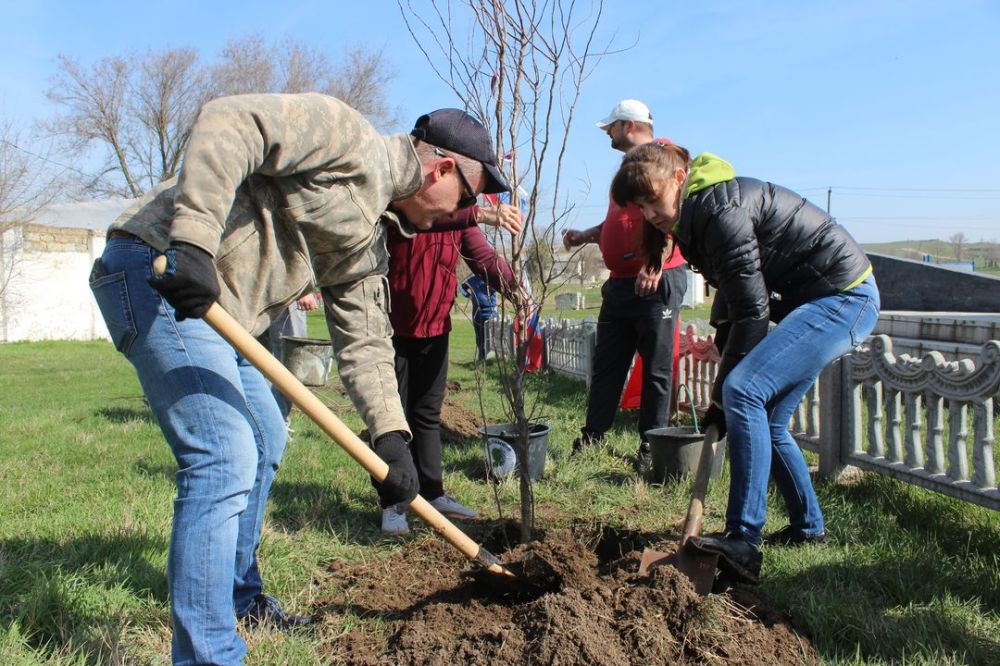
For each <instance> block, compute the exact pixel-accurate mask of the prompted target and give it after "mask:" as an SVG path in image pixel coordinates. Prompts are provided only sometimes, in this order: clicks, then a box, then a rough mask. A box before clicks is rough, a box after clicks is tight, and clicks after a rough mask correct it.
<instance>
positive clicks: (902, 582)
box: [0, 315, 1000, 665]
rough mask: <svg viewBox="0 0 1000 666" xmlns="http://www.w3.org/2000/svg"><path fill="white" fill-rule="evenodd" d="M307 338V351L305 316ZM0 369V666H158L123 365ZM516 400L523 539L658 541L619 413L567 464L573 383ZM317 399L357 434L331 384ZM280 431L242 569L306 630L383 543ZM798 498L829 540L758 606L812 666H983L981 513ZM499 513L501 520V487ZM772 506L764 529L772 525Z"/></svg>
mask: <svg viewBox="0 0 1000 666" xmlns="http://www.w3.org/2000/svg"><path fill="white" fill-rule="evenodd" d="M455 322H456V323H455V333H454V334H453V336H452V351H451V357H452V367H451V371H450V380H451V381H453V382H457V384H458V385H460V387H461V388H460V390H458V391H455V392H453V393H452V394H451V395H450V398H451V399H455V400H458V401H459V402H461V403H462V404H464V405H465V406H466V407H468V408H470V409H472V410H474V411H476V412H479V411H480V410H482V411H483V412H484V413H485V414H486V415H487V416H488V417H489V418H490V420H500V419H501V418H502V417H503V414H502V410H501V406H500V402H499V400H498V398H497V397H496V395H495V384H494V381H495V378H494V377H493V375H494V374H495V369H496V366H495V365H493V366H491V368H492V370H491V371H490V373H489V374H488V376H487V377H486V378H485V380H484V381H485V382H486V387H487V388H486V390H485V391H484V394H483V396H484V397H483V398H482V401H480V398H479V393H478V392H477V390H476V387H477V383H478V381H479V378H477V374H476V371H475V369H474V365H473V364H472V362H471V359H472V354H473V346H474V343H473V339H472V332H471V326H470V325H469V324H468V323H467V321H466V320H465V319H464V318H462V317H460V316H456V317H455ZM310 333H311V334H312V335H322V333H323V326H322V320H321V318H320V317H317V316H316V315H313V316H311V317H310ZM0 367H2V368H3V372H4V378H5V381H4V382H3V384H2V386H0V664H58V665H63V664H73V665H76V664H125V663H128V664H132V663H138V664H165V663H168V662H169V638H170V633H169V609H168V604H167V596H166V582H165V577H164V567H165V561H166V549H167V543H168V538H169V530H170V516H171V502H172V497H173V492H174V491H173V473H174V471H175V465H174V462H173V459H172V456H171V455H170V453H169V451H168V449H167V447H166V445H165V444H164V442H163V440H162V437H161V435H160V434H159V431H158V429H157V427H156V426H155V424H154V423H152V421H151V419H150V415H149V413H148V411H147V410H146V408H145V407H144V405H143V403H142V398H141V392H140V390H139V387H138V383H137V381H136V379H135V376H134V373H133V372H132V369H131V367H130V366H129V365H128V363H127V362H125V361H124V359H123V358H122V357H121V356H119V355H118V354H116V353H115V352H114V351H113V350H112V348H111V346H110V345H109V344H107V343H102V342H94V343H71V342H46V343H34V344H11V345H5V346H0ZM532 387H533V388H532V390H533V395H534V396H535V397H536V399H540V400H541V405H542V406H541V407H539V408H538V410H537V411H538V413H540V414H541V415H543V416H545V417H547V419H548V421H549V422H550V423H551V425H552V427H553V432H552V435H551V436H550V439H549V461H548V467H547V473H546V478H545V479H544V480H543V481H542V482H540V483H539V484H537V489H536V492H537V498H538V506H539V514H540V516H541V518H540V519H541V521H542V523H541V526H543V527H544V526H546V525H547V524H551V523H553V522H556V521H561V520H570V519H572V518H575V517H580V518H587V519H590V520H593V521H596V522H601V523H606V524H611V525H615V526H620V527H625V528H630V529H640V530H649V531H655V532H663V533H675V529H676V527H677V525H678V523H679V521H680V520H681V517H682V515H683V512H684V510H685V507H686V502H687V497H686V492H687V488H686V487H682V486H665V487H654V486H650V485H648V484H646V483H644V482H641V481H639V480H637V479H636V478H635V476H634V474H633V473H632V471H631V467H630V463H629V460H628V456H630V455H631V454H632V453H633V451H634V448H635V445H636V439H637V438H636V436H635V434H634V432H633V430H632V428H633V426H632V419H633V418H634V413H627V414H623V415H620V416H619V419H618V422H617V425H616V428H615V429H614V430H613V431H612V432H611V433H610V437H609V442H608V446H607V447H606V448H605V449H603V450H595V451H591V452H588V453H587V454H585V455H583V456H581V457H580V458H574V459H570V458H569V455H568V454H569V448H570V442H571V440H572V438H573V437H574V436H575V433H576V431H577V429H578V428H579V427H580V425H581V423H582V420H583V405H584V403H585V396H584V390H583V384H581V383H576V382H573V381H571V380H568V379H563V378H559V377H551V376H540V377H537V378H534V379H533V381H532ZM319 393H320V395H321V397H322V398H323V399H324V400H325V401H326V402H327V403H328V404H330V405H331V407H333V408H334V410H335V411H336V412H338V413H339V414H341V415H342V417H343V418H344V419H345V421H346V422H347V423H348V425H349V426H350V427H352V428H355V429H359V428H360V426H361V424H360V422H359V421H358V419H357V418H356V416H355V415H354V414H353V412H352V410H351V408H350V405H349V403H348V400H347V399H346V398H345V397H343V396H342V395H341V394H340V393H338V392H337V391H336V390H335V386H333V385H331V386H329V387H327V388H325V389H323V390H322V391H320V392H319ZM293 427H294V428H295V436H294V439H293V440H292V442H291V443H290V445H289V447H288V451H287V454H286V457H285V460H284V463H283V465H282V469H281V470H280V471H279V473H278V477H277V480H276V483H275V486H274V491H273V494H272V499H271V502H270V504H269V513H268V518H267V522H266V525H265V530H264V534H263V541H262V545H261V551H260V556H261V562H262V567H263V570H264V575H265V578H266V580H267V583H268V588H269V591H272V592H274V593H276V594H277V595H278V596H279V597H280V598H282V599H283V600H284V601H285V603H286V605H288V606H289V607H290V608H291V609H292V610H299V611H307V610H309V609H310V607H311V604H312V603H313V601H314V600H315V599H317V598H319V597H321V596H323V595H324V593H325V591H324V589H323V586H322V581H323V576H322V572H323V570H324V568H325V566H326V565H327V564H328V563H329V562H331V561H334V560H338V559H343V560H348V561H362V560H368V559H371V558H373V557H378V556H391V555H392V554H393V553H394V552H395V551H396V550H397V549H398V548H399V545H398V543H396V542H394V541H392V540H387V539H383V538H382V537H381V535H380V533H379V531H378V524H377V517H378V516H377V509H376V507H375V505H374V493H373V491H372V489H371V488H370V486H369V483H368V479H367V477H366V476H365V474H363V473H362V472H360V471H359V469H358V468H357V467H356V465H355V464H354V463H353V462H352V461H351V460H350V459H349V458H348V457H347V456H346V455H345V454H343V453H342V452H340V450H339V449H338V448H337V447H336V446H335V445H333V444H332V443H330V442H329V441H327V440H326V438H325V437H324V436H323V435H322V434H321V433H320V432H319V431H318V429H317V428H315V427H314V426H313V425H312V424H311V423H308V422H307V421H306V420H304V419H303V418H302V416H301V414H298V413H296V414H295V415H294V417H293ZM444 466H445V469H446V470H447V477H446V485H447V487H448V489H449V491H451V492H453V493H454V494H456V495H457V496H458V497H459V498H460V499H462V500H464V501H466V502H468V503H470V504H473V505H475V506H477V507H480V508H481V509H483V510H484V512H485V513H486V514H488V515H493V514H495V511H496V509H495V506H494V504H493V494H492V491H491V490H490V488H489V487H488V486H487V485H486V484H485V483H483V482H482V481H481V480H480V478H481V469H482V462H481V452H480V448H479V446H478V444H477V443H476V442H467V443H464V444H460V445H455V446H449V447H447V448H446V451H445V458H444ZM726 486H727V480H726V479H725V478H724V479H723V480H722V481H720V482H719V483H716V484H715V485H714V486H713V488H712V490H711V493H710V496H709V498H708V503H707V505H708V508H709V516H708V523H707V529H709V530H713V529H718V528H720V527H721V521H722V517H723V514H724V508H725V501H726ZM818 492H819V494H820V499H821V502H822V504H823V506H824V508H825V510H826V515H827V519H828V523H829V525H828V526H829V531H830V534H831V536H832V540H831V543H829V544H826V545H822V546H815V547H809V548H806V549H801V550H793V549H780V548H771V549H768V550H767V553H766V558H765V570H764V583H763V585H762V592H763V593H764V594H765V595H766V596H767V598H768V599H769V600H770V602H771V604H772V605H774V606H775V607H777V608H778V609H780V610H783V611H785V612H787V613H788V614H789V615H791V616H792V617H793V618H795V621H796V622H797V623H798V624H799V626H801V627H802V628H803V629H804V630H805V631H806V632H807V633H808V634H809V635H810V636H811V637H812V639H813V641H814V642H815V644H816V646H817V648H818V649H819V652H820V654H821V655H822V658H823V661H824V663H829V664H890V663H892V664H899V663H906V664H928V665H929V664H962V663H968V664H995V663H1000V574H998V571H1000V560H998V558H1000V515H998V514H997V513H996V512H991V511H988V510H985V509H982V508H978V507H974V506H971V505H967V504H964V503H962V502H959V501H956V500H951V499H948V498H944V497H941V496H938V495H936V494H934V493H931V492H928V491H924V490H921V489H917V488H913V487H908V486H905V485H903V484H900V483H898V482H895V481H892V480H889V479H884V478H879V477H877V476H873V475H863V476H860V477H859V478H857V479H855V480H854V481H852V482H850V483H840V484H833V483H823V484H820V485H819V486H818ZM500 496H501V501H502V507H503V511H504V513H505V514H506V515H508V516H511V515H516V502H517V500H516V489H515V488H514V487H513V485H512V484H508V485H504V486H503V487H501V491H500ZM770 501H771V506H770V511H771V513H770V516H771V519H770V521H769V527H771V528H777V527H780V526H782V525H783V524H784V521H785V517H784V515H783V511H782V509H781V506H780V501H779V500H778V498H777V497H771V498H770ZM546 521H548V522H546ZM359 621H366V620H360V619H358V618H348V619H345V620H344V622H359ZM344 629H345V626H340V625H336V624H332V623H331V624H324V625H322V626H319V627H316V628H315V630H313V631H311V632H307V633H302V634H296V635H291V636H286V635H282V634H279V633H272V632H270V631H268V630H262V631H259V632H256V633H254V634H251V635H249V636H248V638H249V642H250V644H251V651H250V654H249V656H248V658H247V663H248V664H253V665H264V664H314V663H325V662H324V659H325V658H326V657H325V655H329V654H330V648H329V646H330V645H332V644H333V643H334V642H335V641H336V639H337V636H338V635H340V633H341V632H342V631H343V630H344Z"/></svg>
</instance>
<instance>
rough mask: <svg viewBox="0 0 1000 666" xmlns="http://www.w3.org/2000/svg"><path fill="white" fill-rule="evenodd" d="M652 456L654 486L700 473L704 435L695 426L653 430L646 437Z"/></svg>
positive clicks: (651, 480) (652, 480) (650, 474)
mask: <svg viewBox="0 0 1000 666" xmlns="http://www.w3.org/2000/svg"><path fill="white" fill-rule="evenodd" d="M645 436H646V441H647V442H649V447H650V453H651V454H652V459H653V466H652V469H651V470H650V473H649V481H650V482H651V483H666V482H668V481H677V480H679V479H682V478H684V477H686V476H688V475H690V474H694V473H695V471H697V469H698V459H699V458H700V457H701V446H702V443H703V442H704V441H705V434H704V433H702V432H700V431H698V429H696V428H693V427H692V426H676V427H670V428H654V429H653V430H647V431H646V433H645Z"/></svg>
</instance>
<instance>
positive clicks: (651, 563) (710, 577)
mask: <svg viewBox="0 0 1000 666" xmlns="http://www.w3.org/2000/svg"><path fill="white" fill-rule="evenodd" d="M718 441H719V431H718V429H717V428H716V427H715V426H714V425H712V426H708V427H707V428H706V429H705V441H704V443H703V444H702V447H701V456H700V457H699V458H698V470H697V472H695V477H694V488H693V489H692V491H691V502H690V504H689V505H688V512H687V517H686V518H685V519H684V530H683V532H682V533H681V542H680V544H678V546H677V551H676V552H674V553H664V552H660V551H656V550H651V549H648V548H647V549H646V550H644V551H643V552H642V559H641V560H640V561H639V574H640V575H643V576H644V575H646V574H647V573H649V570H650V569H652V568H654V567H659V566H663V565H670V566H673V567H674V568H676V569H677V570H678V571H680V572H681V573H683V574H684V575H685V576H687V577H688V578H690V579H691V583H692V584H694V589H695V592H697V593H698V594H700V595H701V596H705V595H706V594H708V593H709V592H711V591H712V584H713V583H714V582H715V570H716V568H717V567H718V564H719V556H718V555H695V554H692V553H690V552H688V551H687V550H686V549H685V548H684V544H686V543H687V540H688V539H690V538H691V537H693V536H698V535H699V534H700V533H701V519H702V516H703V515H704V514H705V495H706V494H707V493H708V480H709V478H710V477H711V476H712V466H713V464H714V462H715V450H716V443H717V442H718Z"/></svg>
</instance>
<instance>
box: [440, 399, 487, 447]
mask: <svg viewBox="0 0 1000 666" xmlns="http://www.w3.org/2000/svg"><path fill="white" fill-rule="evenodd" d="M482 421H483V420H482V418H481V417H480V415H479V413H477V412H475V411H473V410H471V409H469V408H468V407H464V406H462V405H460V404H459V403H458V402H456V401H455V400H452V399H450V398H445V400H444V403H443V404H442V405H441V441H443V442H447V443H462V442H466V441H468V440H476V439H478V438H480V437H481V435H480V434H479V427H480V426H481V425H482Z"/></svg>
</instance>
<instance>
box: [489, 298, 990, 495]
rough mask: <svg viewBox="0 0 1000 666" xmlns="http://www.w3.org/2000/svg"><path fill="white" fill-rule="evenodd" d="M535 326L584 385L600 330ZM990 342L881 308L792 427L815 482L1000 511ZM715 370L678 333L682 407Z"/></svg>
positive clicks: (507, 334) (975, 325)
mask: <svg viewBox="0 0 1000 666" xmlns="http://www.w3.org/2000/svg"><path fill="white" fill-rule="evenodd" d="M491 329H492V330H493V331H494V333H493V335H495V336H497V337H496V338H495V339H498V340H499V339H505V340H508V341H509V342H508V346H507V350H508V351H512V350H513V339H514V338H513V328H512V327H511V326H510V325H509V324H508V323H506V322H503V321H496V322H494V323H493V324H492V326H491ZM542 331H543V335H544V336H545V342H546V344H545V349H546V366H547V367H548V368H549V369H551V370H553V371H554V372H559V373H563V374H566V375H569V376H573V377H578V378H581V379H586V380H589V377H590V371H591V368H592V363H593V353H594V345H595V343H596V324H595V323H594V322H589V321H584V322H579V321H567V320H562V321H559V322H555V321H553V320H551V319H549V320H546V321H545V322H544V325H543V326H542ZM892 334H897V335H898V340H897V338H894V337H893V335H892ZM991 336H995V337H991ZM932 338H936V339H932ZM997 338H1000V317H998V316H994V317H992V318H983V317H979V316H972V317H971V318H969V315H964V314H954V313H950V314H949V313H885V314H884V315H883V317H882V318H881V319H880V320H879V324H878V326H877V327H876V332H875V335H873V336H872V337H871V338H869V339H868V340H867V341H866V342H865V343H864V344H863V345H862V346H861V347H859V348H858V349H857V350H855V351H854V352H853V353H852V354H849V355H847V356H844V357H842V358H841V359H838V360H837V361H835V362H834V363H832V364H831V365H830V366H828V367H827V368H826V369H825V370H824V371H823V373H822V374H821V376H820V378H819V381H818V382H816V384H815V385H814V386H812V387H811V388H810V389H809V391H808V392H807V393H806V396H805V398H804V399H803V400H802V403H801V404H800V405H799V408H798V410H797V411H796V413H795V414H794V416H793V418H792V421H791V423H790V430H791V432H792V434H793V436H794V437H795V439H796V441H797V442H798V443H799V445H800V446H801V447H802V448H803V449H806V450H809V451H813V452H815V453H817V454H818V457H819V474H820V476H823V477H827V478H832V477H836V476H838V475H839V474H840V473H841V472H842V471H843V470H844V469H845V468H846V467H848V466H853V467H858V468H861V469H865V470H869V471H872V472H876V473H878V474H883V475H886V476H891V477H893V478H896V479H898V480H900V481H904V482H906V483H911V484H915V485H918V486H921V487H923V488H927V489H930V490H934V491H936V492H939V493H942V494H944V495H949V496H951V497H956V498H959V499H962V500H965V501H968V502H972V503H974V504H979V505H982V506H985V507H988V508H991V509H994V510H1000V490H998V488H997V478H996V466H997V454H996V451H995V441H996V440H995V432H994V428H995V423H996V419H997V414H996V400H997V397H998V394H1000V340H998V339H997ZM718 363H719V352H718V350H717V349H716V347H715V344H714V342H713V341H712V338H711V336H699V335H698V333H697V331H696V330H695V328H694V327H693V326H690V325H689V326H687V327H686V330H685V331H684V332H682V333H681V337H680V362H679V368H678V378H677V379H678V384H679V385H680V384H683V385H684V386H686V387H687V389H688V390H687V391H682V392H681V395H680V397H681V398H682V400H683V404H681V405H680V407H681V408H683V409H690V408H691V406H692V403H693V406H694V407H695V408H697V409H699V410H704V409H705V408H707V407H708V405H709V402H710V395H711V388H712V383H713V382H714V381H715V377H716V374H717V370H718Z"/></svg>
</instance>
